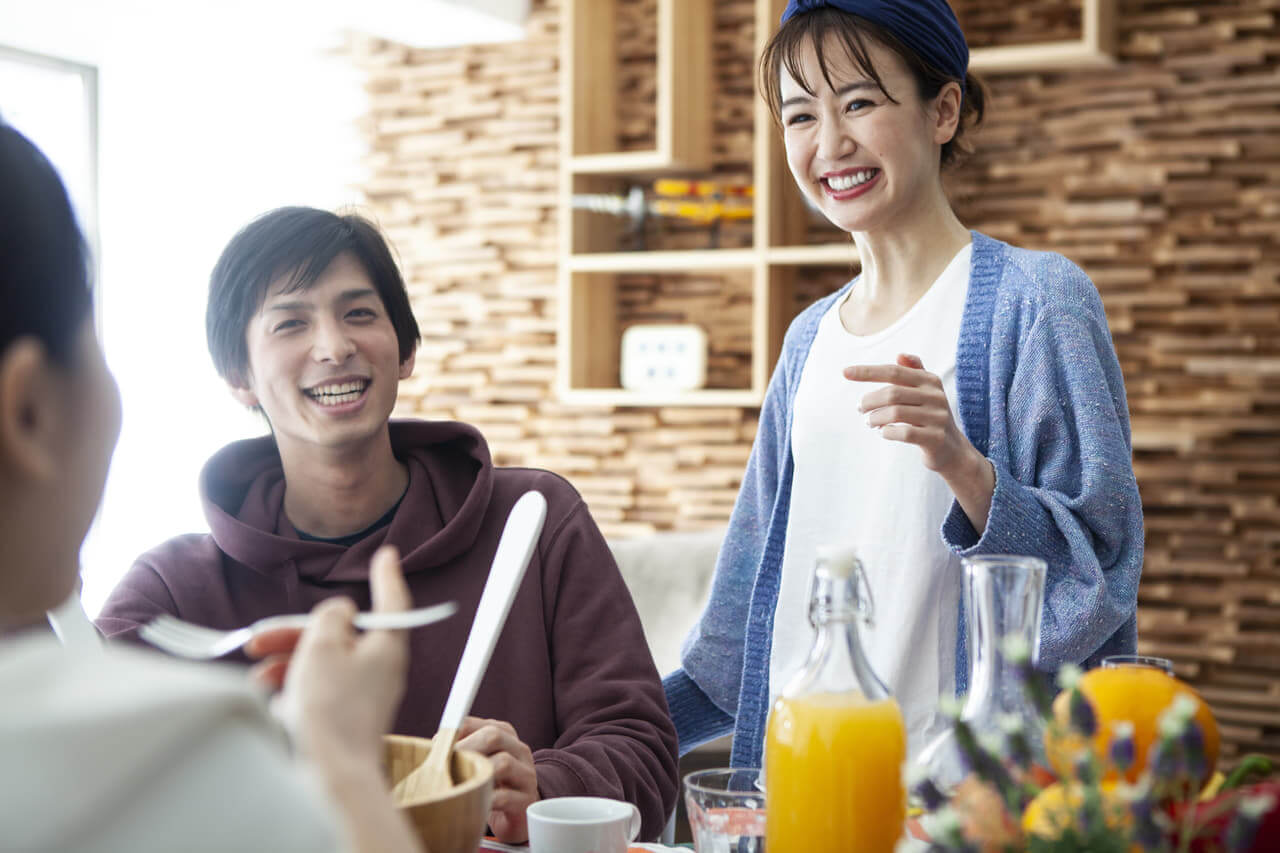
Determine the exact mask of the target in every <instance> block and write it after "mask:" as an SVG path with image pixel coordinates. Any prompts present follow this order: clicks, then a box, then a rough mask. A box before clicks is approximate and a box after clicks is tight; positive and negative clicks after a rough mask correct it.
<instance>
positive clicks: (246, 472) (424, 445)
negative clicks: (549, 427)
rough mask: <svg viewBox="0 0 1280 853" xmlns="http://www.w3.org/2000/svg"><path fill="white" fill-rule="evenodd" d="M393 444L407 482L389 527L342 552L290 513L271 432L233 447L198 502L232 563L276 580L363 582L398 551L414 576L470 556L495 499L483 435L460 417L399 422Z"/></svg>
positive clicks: (212, 468)
mask: <svg viewBox="0 0 1280 853" xmlns="http://www.w3.org/2000/svg"><path fill="white" fill-rule="evenodd" d="M388 427H389V429H390V430H391V447H392V452H394V453H395V455H396V458H397V459H399V460H400V461H401V462H403V463H404V464H405V466H406V467H407V468H408V469H409V486H408V488H407V489H406V491H405V494H404V497H403V498H402V499H401V501H400V506H399V508H398V509H397V510H396V514H395V516H394V517H393V518H392V519H391V523H390V524H389V525H387V526H386V527H383V528H382V529H380V530H376V531H374V532H373V533H371V534H370V535H369V536H368V537H367V538H365V539H363V540H361V541H360V542H358V543H356V544H355V545H352V546H351V547H349V548H348V547H343V546H341V545H334V544H331V543H327V542H314V541H310V540H305V539H302V538H300V537H299V536H298V533H297V531H296V530H295V529H294V527H293V525H292V524H291V523H290V522H289V519H288V518H287V517H286V516H285V513H284V493H285V478H284V466H283V464H282V463H281V461H280V453H279V450H278V449H277V447H276V443H275V440H274V439H273V438H271V437H270V436H263V437H262V438H252V439H247V440H244V441H237V442H233V443H232V444H229V445H227V446H226V447H224V448H223V449H222V450H220V451H218V452H217V453H215V454H214V455H213V456H212V457H211V458H210V459H209V461H208V462H207V463H206V464H205V466H204V469H203V470H202V471H201V472H200V497H201V500H202V502H203V504H204V514H205V519H206V520H207V521H208V522H209V530H210V532H211V534H212V536H213V539H214V542H216V543H217V546H218V548H219V549H221V550H222V552H223V553H225V554H226V555H227V556H228V557H230V558H231V559H233V560H235V561H236V562H238V563H241V564H243V565H245V566H248V567H249V568H250V569H253V570H254V571H256V572H259V573H260V574H263V575H268V576H272V577H277V576H283V577H285V578H288V577H290V576H294V577H301V578H303V579H305V580H307V581H311V582H319V583H350V582H364V581H367V580H368V577H369V571H368V569H369V560H370V559H371V558H372V557H373V552H374V551H376V550H377V549H378V547H379V546H381V545H383V544H389V545H395V546H396V547H397V548H398V549H399V550H400V554H401V563H402V565H403V567H404V571H405V573H406V574H410V573H413V572H421V571H426V570H429V569H431V568H432V567H434V566H438V565H440V564H442V563H445V562H448V561H450V560H452V559H454V558H456V557H458V556H459V555H461V554H463V553H465V552H466V551H467V550H469V549H470V548H471V546H472V545H473V543H474V542H475V539H476V535H477V534H478V532H479V531H480V528H481V525H482V523H483V522H484V519H485V514H486V512H487V510H488V508H489V502H490V499H491V498H492V496H493V463H492V460H491V458H490V456H489V447H488V445H487V444H486V443H485V440H484V437H483V436H482V435H480V433H479V432H478V431H477V430H476V429H475V428H473V427H470V426H468V425H466V424H461V423H455V422H452V421H408V420H406V421H391V423H390V424H389V425H388Z"/></svg>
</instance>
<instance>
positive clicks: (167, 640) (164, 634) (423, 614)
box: [138, 601, 458, 660]
mask: <svg viewBox="0 0 1280 853" xmlns="http://www.w3.org/2000/svg"><path fill="white" fill-rule="evenodd" d="M457 609H458V605H457V603H456V602H453V601H449V602H446V603H444V604H437V605H434V606H432V607H420V608H418V609H417V610H401V611H396V612H392V613H357V614H356V616H355V619H354V620H352V621H353V622H354V624H355V626H356V627H357V628H360V629H361V630H364V631H371V630H387V629H403V628H417V627H418V626H420V625H430V624H431V623H433V622H439V621H440V620H441V619H446V618H448V617H449V616H452V615H453V614H454V612H455V611H456V610H457ZM309 618H310V615H309V614H307V613H290V614H287V615H283V616H268V617H266V618H265V619H259V620H258V621H257V622H254V623H253V624H252V625H249V626H247V627H244V628H236V629H234V630H231V631H220V630H218V629H216V628H206V627H204V626H203V625H195V624H193V623H191V622H186V621H183V620H182V619H178V618H176V617H173V616H169V615H168V614H163V615H160V616H157V617H156V618H155V619H152V620H151V621H150V622H148V623H147V624H146V625H143V626H142V627H141V628H140V629H139V630H138V636H140V637H142V639H144V640H146V641H147V642H148V643H150V644H151V645H153V646H157V647H158V648H161V649H164V650H165V651H166V652H169V653H170V654H173V655H177V656H178V657H183V658H191V659H192V660H209V659H210V658H219V657H222V656H223V655H225V654H227V653H228V652H233V651H235V650H236V649H238V648H240V647H241V646H243V645H244V644H245V643H247V642H249V640H251V639H253V638H254V637H256V636H258V635H259V634H262V633H265V632H267V631H277V630H280V629H282V628H305V627H306V626H307V620H308V619H309Z"/></svg>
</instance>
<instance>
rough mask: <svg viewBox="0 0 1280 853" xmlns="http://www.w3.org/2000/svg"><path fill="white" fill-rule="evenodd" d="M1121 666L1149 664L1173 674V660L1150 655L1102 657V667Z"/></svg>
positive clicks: (1114, 667)
mask: <svg viewBox="0 0 1280 853" xmlns="http://www.w3.org/2000/svg"><path fill="white" fill-rule="evenodd" d="M1122 666H1149V667H1151V668H1152V669H1159V670H1162V671H1163V672H1164V673H1165V674H1166V675H1173V661H1171V660H1169V659H1168V658H1158V657H1154V656H1152V655H1108V656H1107V657H1105V658H1103V659H1102V668H1103V669H1117V668H1119V667H1122Z"/></svg>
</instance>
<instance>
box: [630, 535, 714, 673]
mask: <svg viewBox="0 0 1280 853" xmlns="http://www.w3.org/2000/svg"><path fill="white" fill-rule="evenodd" d="M723 538H724V528H723V527H719V528H715V529H712V530H704V531H699V532H694V533H686V532H672V533H655V534H653V535H651V536H642V537H639V538H636V539H618V540H613V541H611V542H609V548H610V549H611V550H612V551H613V556H614V558H615V559H616V560H617V561H618V568H619V570H620V571H621V572H622V577H623V580H625V581H626V582H627V587H628V588H629V589H630V590H631V597H632V598H633V599H635V603H636V610H638V611H639V612H640V622H641V624H642V625H643V626H644V633H645V638H646V639H647V640H648V641H649V651H650V652H651V653H652V654H653V660H654V663H656V664H657V666H658V672H659V674H661V675H666V674H667V673H669V672H671V671H672V670H674V669H675V668H676V667H678V666H679V665H680V644H681V642H683V640H684V637H685V635H686V634H687V633H688V632H689V629H690V628H691V627H693V624H694V622H696V621H697V619H698V616H699V615H700V614H701V613H702V607H703V605H704V604H705V603H706V600H707V595H708V593H709V592H710V590H711V577H712V575H713V574H714V572H715V567H716V555H717V554H718V553H719V550H720V542H721V540H722V539H723Z"/></svg>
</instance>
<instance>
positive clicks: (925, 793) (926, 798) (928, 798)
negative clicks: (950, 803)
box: [913, 778, 947, 812]
mask: <svg viewBox="0 0 1280 853" xmlns="http://www.w3.org/2000/svg"><path fill="white" fill-rule="evenodd" d="M913 793H914V794H915V795H916V796H917V797H919V798H920V804H921V805H922V806H924V809H925V811H929V812H936V811H937V810H938V809H940V808H942V807H943V806H944V805H946V802H947V798H946V797H945V796H944V795H943V793H942V792H941V791H939V790H938V786H937V785H935V784H934V783H933V780H932V779H929V778H924V779H921V780H920V781H919V782H917V783H916V786H915V788H914V789H913Z"/></svg>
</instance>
